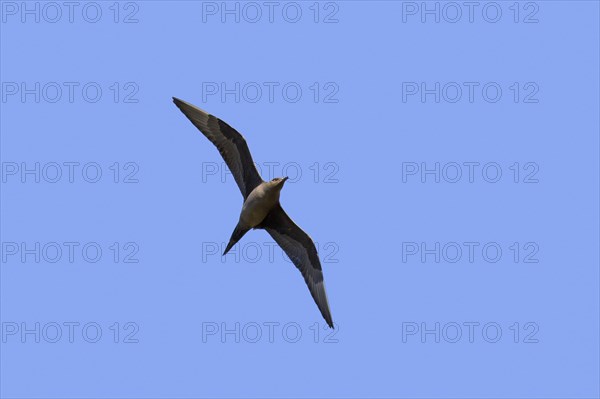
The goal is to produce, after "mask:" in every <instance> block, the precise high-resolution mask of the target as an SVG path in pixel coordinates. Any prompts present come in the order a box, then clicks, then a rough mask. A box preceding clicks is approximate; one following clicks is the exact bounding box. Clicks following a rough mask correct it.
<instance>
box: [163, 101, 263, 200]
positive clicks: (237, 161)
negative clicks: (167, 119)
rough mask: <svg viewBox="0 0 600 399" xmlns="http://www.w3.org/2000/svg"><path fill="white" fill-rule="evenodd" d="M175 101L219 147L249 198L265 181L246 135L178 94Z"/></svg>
mask: <svg viewBox="0 0 600 399" xmlns="http://www.w3.org/2000/svg"><path fill="white" fill-rule="evenodd" d="M173 102H174V103H175V105H177V107H178V108H179V109H180V110H181V112H183V114H184V115H185V116H187V118H188V119H189V120H190V122H192V123H193V124H194V126H196V127H197V128H198V130H200V131H201V132H202V133H203V134H204V135H205V136H206V137H207V138H208V139H209V140H210V141H211V142H212V143H213V144H214V145H215V146H216V147H217V149H218V150H219V152H220V153H221V156H222V157H223V160H225V163H226V164H227V166H228V167H229V170H231V173H232V174H233V178H234V179H235V182H236V183H237V185H238V187H239V188H240V191H241V192H242V195H243V196H244V199H246V198H247V197H248V196H249V195H250V193H251V192H252V190H254V189H255V188H256V186H258V185H259V184H260V183H262V179H261V177H260V175H259V174H258V171H257V170H256V166H255V165H254V161H253V160H252V155H251V154H250V150H249V149H248V144H246V140H245V139H244V137H243V136H242V135H241V134H240V133H238V132H237V131H236V130H235V129H234V128H232V127H231V126H229V125H228V124H227V123H225V122H223V121H222V120H221V119H219V118H217V117H216V116H214V115H210V114H208V113H206V112H204V111H203V110H201V109H200V108H198V107H195V106H193V105H192V104H189V103H186V102H185V101H182V100H180V99H178V98H175V97H173Z"/></svg>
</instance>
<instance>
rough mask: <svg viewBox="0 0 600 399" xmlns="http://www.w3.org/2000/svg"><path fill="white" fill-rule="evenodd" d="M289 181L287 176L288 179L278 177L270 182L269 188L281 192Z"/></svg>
mask: <svg viewBox="0 0 600 399" xmlns="http://www.w3.org/2000/svg"><path fill="white" fill-rule="evenodd" d="M287 179H288V177H287V176H286V177H276V178H274V179H272V180H271V181H270V182H269V186H270V187H271V188H276V189H277V190H281V189H282V188H283V185H284V184H285V181H286V180H287Z"/></svg>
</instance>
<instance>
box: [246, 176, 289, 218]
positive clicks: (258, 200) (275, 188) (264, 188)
mask: <svg viewBox="0 0 600 399" xmlns="http://www.w3.org/2000/svg"><path fill="white" fill-rule="evenodd" d="M283 182H285V180H283ZM283 182H282V183H280V184H272V182H262V183H261V184H259V185H258V186H256V188H255V189H254V190H252V192H251V193H250V195H249V196H248V198H246V200H245V201H244V205H242V212H240V223H243V224H244V227H248V228H254V227H256V226H258V225H259V224H260V223H261V222H262V221H263V220H264V219H265V217H267V214H268V213H269V212H270V211H271V209H273V207H274V206H275V205H277V203H278V202H279V194H280V193H281V189H282V188H283Z"/></svg>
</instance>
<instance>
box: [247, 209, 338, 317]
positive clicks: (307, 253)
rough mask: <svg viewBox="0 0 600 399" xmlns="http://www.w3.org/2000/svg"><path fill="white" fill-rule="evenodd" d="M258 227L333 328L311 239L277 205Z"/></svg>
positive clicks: (321, 272) (315, 251)
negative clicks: (285, 258) (295, 270)
mask: <svg viewBox="0 0 600 399" xmlns="http://www.w3.org/2000/svg"><path fill="white" fill-rule="evenodd" d="M259 227H260V228H263V229H265V230H267V232H268V233H269V234H270V235H271V237H273V239H274V240H275V242H277V244H279V246H280V247H281V248H283V250H284V251H285V253H286V254H287V256H288V257H289V258H290V259H291V260H292V262H293V263H294V265H296V267H297V268H298V270H300V273H302V276H303V277H304V281H306V285H308V289H309V290H310V294H311V295H312V297H313V299H314V300H315V302H316V304H317V306H318V307H319V310H320V311H321V314H322V315H323V318H324V319H325V321H326V322H327V324H328V325H329V327H331V328H333V320H332V319H331V312H330V311H329V303H328V301H327V294H326V293H325V282H324V281H323V271H322V270H321V262H320V261H319V256H318V255H317V249H316V248H315V244H314V243H313V241H312V240H311V238H310V237H309V236H308V234H306V233H305V232H304V231H303V230H302V229H301V228H300V227H298V225H296V223H294V221H293V220H292V219H291V218H290V217H289V216H288V215H287V213H285V211H284V210H283V208H282V207H281V205H280V204H277V205H275V207H274V208H273V209H272V210H271V212H269V214H268V215H267V217H266V218H265V220H264V221H263V222H262V223H261V224H260V226H259Z"/></svg>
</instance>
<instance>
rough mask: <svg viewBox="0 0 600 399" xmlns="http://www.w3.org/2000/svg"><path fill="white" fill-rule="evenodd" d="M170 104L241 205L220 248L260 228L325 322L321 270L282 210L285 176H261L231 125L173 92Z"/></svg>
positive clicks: (308, 240) (327, 318)
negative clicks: (208, 151) (222, 169)
mask: <svg viewBox="0 0 600 399" xmlns="http://www.w3.org/2000/svg"><path fill="white" fill-rule="evenodd" d="M173 102H174V103H175V105H176V106H177V107H178V108H179V109H180V110H181V112H183V114H184V115H185V116H186V117H187V118H188V119H189V120H190V122H192V124H193V125H194V126H196V127H197V128H198V130H200V131H201V132H202V134H204V135H205V136H206V137H207V138H208V139H209V140H210V141H211V142H212V143H213V144H214V145H215V146H216V147H217V149H218V150H219V152H220V153H221V156H222V157H223V159H224V160H225V163H226V164H227V166H228V167H229V169H230V170H231V173H232V174H233V177H234V179H235V182H236V183H237V185H238V187H239V188H240V191H241V192H242V196H243V197H244V204H243V205H242V211H241V212H240V218H239V221H238V223H237V226H235V229H234V230H233V234H231V238H230V239H229V243H228V244H227V247H226V248H225V251H224V252H223V255H225V254H227V252H229V250H230V249H231V247H233V246H234V245H235V244H236V243H237V242H238V241H239V240H240V239H241V238H242V237H243V236H244V234H246V233H247V232H248V231H249V230H250V229H264V230H266V231H267V232H268V233H269V234H270V235H271V237H273V239H274V240H275V242H277V244H279V246H280V247H281V248H283V250H284V251H285V253H286V254H287V256H288V257H289V258H290V259H291V261H292V262H293V263H294V265H295V266H296V267H297V268H298V270H300V273H302V276H303V277H304V281H305V282H306V285H308V289H309V291H310V294H311V295H312V297H313V299H314V300H315V302H316V304H317V306H318V307H319V310H320V311H321V315H322V316H323V318H324V319H325V321H326V322H327V325H329V327H331V328H333V320H332V318H331V312H330V310H329V303H328V301H327V294H326V293H325V283H324V281H323V271H322V270H321V262H320V261H319V256H318V255H317V249H316V248H315V244H314V242H313V241H312V239H311V238H310V237H309V236H308V234H306V233H305V232H304V231H303V230H302V229H301V228H300V227H298V225H296V223H294V221H293V220H292V219H291V218H290V217H289V216H288V215H287V213H285V211H284V210H283V208H282V207H281V204H280V203H279V195H280V193H281V189H282V188H283V185H284V184H285V182H286V180H287V179H288V178H287V177H276V178H274V179H273V180H271V181H264V180H263V179H262V178H261V177H260V174H259V173H258V171H257V170H256V166H254V161H253V160H252V155H251V154H250V150H249V149H248V144H246V140H245V139H244V137H243V136H242V135H241V134H240V133H238V132H237V131H236V130H235V129H234V128H232V127H231V126H229V125H228V124H227V123H225V122H223V121H222V120H221V119H219V118H217V117H216V116H213V115H210V114H208V113H206V112H204V111H203V110H201V109H200V108H198V107H195V106H193V105H192V104H189V103H187V102H185V101H182V100H180V99H178V98H175V97H173Z"/></svg>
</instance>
